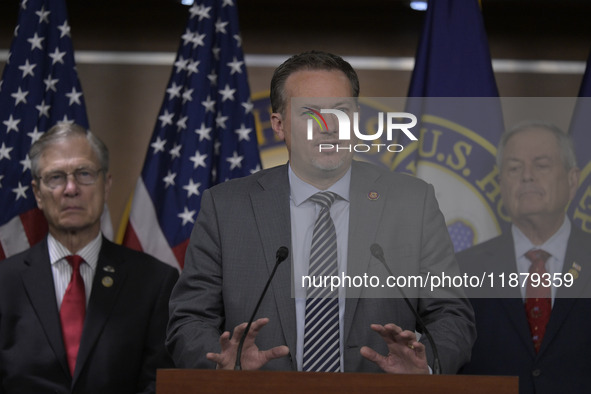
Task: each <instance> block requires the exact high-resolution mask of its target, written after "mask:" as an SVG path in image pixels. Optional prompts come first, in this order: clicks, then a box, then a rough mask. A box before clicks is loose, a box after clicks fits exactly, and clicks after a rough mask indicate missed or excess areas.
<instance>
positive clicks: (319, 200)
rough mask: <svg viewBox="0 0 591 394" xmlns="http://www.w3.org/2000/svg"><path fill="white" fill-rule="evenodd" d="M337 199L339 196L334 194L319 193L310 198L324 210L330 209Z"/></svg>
mask: <svg viewBox="0 0 591 394" xmlns="http://www.w3.org/2000/svg"><path fill="white" fill-rule="evenodd" d="M336 199H337V194H336V193H333V192H318V193H316V194H314V195H313V196H312V197H310V201H312V202H314V203H316V204H318V205H320V206H321V207H322V209H330V207H331V206H332V203H333V202H334V201H335V200H336Z"/></svg>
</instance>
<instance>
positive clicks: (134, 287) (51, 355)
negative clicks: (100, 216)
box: [0, 238, 178, 394]
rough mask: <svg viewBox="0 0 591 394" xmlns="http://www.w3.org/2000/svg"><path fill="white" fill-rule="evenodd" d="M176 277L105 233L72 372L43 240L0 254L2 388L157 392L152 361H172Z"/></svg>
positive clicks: (163, 364) (14, 390)
mask: <svg viewBox="0 0 591 394" xmlns="http://www.w3.org/2000/svg"><path fill="white" fill-rule="evenodd" d="M105 268H106V269H105ZM106 276H109V277H111V279H112V280H113V283H112V285H111V286H108V281H106V282H105V283H107V286H105V285H103V278H105V277H106ZM177 278H178V272H177V270H175V269H173V268H172V267H169V266H167V265H165V264H164V263H161V262H159V261H158V260H156V259H155V258H153V257H150V256H148V255H146V254H144V253H139V252H136V251H132V250H130V249H127V248H125V247H122V246H119V245H116V244H114V243H112V242H110V241H108V240H106V239H104V238H103V244H102V247H101V251H100V254H99V259H98V265H97V268H96V273H95V277H94V282H93V287H92V292H91V296H90V299H89V302H88V307H87V312H86V318H85V321H84V330H83V333H82V339H81V344H80V350H79V353H78V359H77V362H76V370H75V371H74V376H73V377H72V376H71V374H70V371H69V369H68V364H67V361H66V352H65V349H64V343H63V340H62V334H61V325H60V319H59V312H58V307H57V302H56V296H55V289H54V282H53V276H52V272H51V266H50V263H49V253H48V249H47V240H44V241H42V242H40V243H39V244H37V245H35V246H33V247H32V248H30V249H29V250H27V251H25V252H22V253H20V254H18V255H15V256H12V257H10V258H8V259H6V260H4V261H0V393H2V394H4V393H6V394H8V393H47V392H49V393H85V394H87V393H102V394H104V393H136V392H142V393H143V392H154V390H155V375H156V368H159V367H172V365H173V364H172V361H171V359H170V358H169V356H168V355H167V353H166V351H165V348H164V338H165V331H166V324H167V320H168V299H169V296H170V292H171V290H172V287H173V286H174V284H175V283H176V280H177Z"/></svg>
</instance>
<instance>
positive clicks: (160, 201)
mask: <svg viewBox="0 0 591 394" xmlns="http://www.w3.org/2000/svg"><path fill="white" fill-rule="evenodd" d="M234 1H235V0H223V1H221V0H207V1H200V2H196V3H195V4H194V5H193V6H192V7H191V8H190V10H189V12H190V15H189V21H188V23H187V28H186V30H185V32H184V34H183V35H182V37H181V43H180V48H179V51H178V54H177V57H176V60H175V62H174V66H173V70H172V75H171V77H170V81H169V83H168V87H167V89H166V93H165V97H164V100H163V103H162V107H161V109H160V113H159V116H158V119H157V121H156V126H155V128H154V133H153V135H152V139H151V140H150V145H149V147H148V152H147V154H146V159H145V161H144V167H143V170H142V174H141V177H140V178H139V180H138V182H137V185H136V188H135V192H134V196H133V200H132V204H131V211H130V214H129V222H128V224H127V228H126V231H125V235H124V239H123V244H124V245H126V246H129V247H132V248H135V249H138V250H143V251H145V252H147V253H150V254H152V255H154V256H156V257H158V258H159V259H160V260H162V261H165V262H167V263H168V264H170V265H172V266H175V267H177V268H182V267H183V265H184V257H185V250H186V247H187V244H188V240H189V237H190V235H191V230H192V228H193V224H194V223H195V219H196V217H197V214H198V212H199V207H200V204H201V195H202V192H203V191H204V190H205V189H207V188H209V187H211V186H213V185H215V184H217V183H220V182H223V181H226V180H228V179H231V178H236V177H242V176H245V175H249V174H251V173H253V172H256V171H257V170H259V169H260V166H261V164H260V157H259V151H258V144H257V137H256V131H255V124H254V117H253V114H252V109H253V104H252V102H251V100H250V89H249V87H248V79H247V75H246V67H245V64H244V57H243V54H242V47H241V38H240V34H239V30H238V12H237V9H236V5H235V4H234Z"/></svg>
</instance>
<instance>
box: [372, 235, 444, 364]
mask: <svg viewBox="0 0 591 394" xmlns="http://www.w3.org/2000/svg"><path fill="white" fill-rule="evenodd" d="M369 249H370V251H371V254H372V256H373V257H375V258H376V259H378V260H379V261H380V262H381V263H382V264H383V265H384V267H386V270H387V271H388V274H390V276H392V277H393V276H394V274H393V273H392V271H391V270H390V267H388V264H386V259H385V258H384V250H383V249H382V247H381V246H380V245H379V244H372V245H371V246H370V248H369ZM396 288H397V289H398V291H399V292H400V295H402V298H404V301H406V305H408V308H409V309H410V310H411V311H412V313H413V314H414V315H415V319H417V322H418V323H419V326H420V327H421V329H422V331H423V333H424V334H425V336H426V337H427V340H428V341H429V343H430V344H431V348H432V349H433V374H434V375H441V363H440V362H439V353H437V346H435V341H434V340H433V337H432V336H431V333H430V332H429V330H428V329H427V326H426V325H425V323H423V319H421V316H419V313H418V312H417V311H416V309H415V308H414V307H413V306H412V304H411V303H410V301H409V300H408V297H406V294H404V291H402V289H401V288H400V287H398V286H396Z"/></svg>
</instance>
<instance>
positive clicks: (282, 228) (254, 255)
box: [167, 51, 474, 373]
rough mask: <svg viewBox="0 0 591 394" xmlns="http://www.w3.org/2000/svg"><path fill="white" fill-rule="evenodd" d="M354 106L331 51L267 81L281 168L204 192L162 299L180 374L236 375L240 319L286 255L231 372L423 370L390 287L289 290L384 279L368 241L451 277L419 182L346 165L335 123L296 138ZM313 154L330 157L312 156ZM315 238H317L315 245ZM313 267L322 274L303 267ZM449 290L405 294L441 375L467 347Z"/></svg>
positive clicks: (299, 60)
mask: <svg viewBox="0 0 591 394" xmlns="http://www.w3.org/2000/svg"><path fill="white" fill-rule="evenodd" d="M358 95H359V80H358V78H357V74H356V73H355V71H354V70H353V68H352V67H351V65H350V64H349V63H347V62H346V61H344V60H343V59H342V58H340V57H339V56H336V55H333V54H329V53H325V52H317V51H312V52H305V53H302V54H299V55H295V56H292V57H291V58H290V59H288V60H287V61H286V62H284V63H283V64H282V65H281V66H280V67H278V68H277V70H276V71H275V73H274V76H273V79H272V81H271V102H272V107H273V114H272V118H271V119H272V126H273V129H274V131H275V133H276V135H277V136H278V137H279V138H280V139H282V140H285V142H286V145H287V149H288V152H289V158H290V161H289V163H288V164H285V165H281V166H278V167H274V168H271V169H268V170H263V171H260V172H258V173H256V174H254V175H251V176H248V177H244V178H240V179H237V180H231V181H228V182H225V183H223V184H220V185H218V186H215V187H213V188H211V189H209V190H207V191H205V192H204V194H203V199H202V202H201V211H200V212H199V216H198V219H197V222H196V224H195V227H194V229H193V233H192V234H191V240H190V243H189V246H188V248H187V256H186V260H185V261H186V263H185V266H184V269H183V273H182V274H181V278H180V279H179V282H178V284H177V286H176V287H175V289H174V290H173V294H172V296H171V303H170V309H171V319H170V323H169V329H168V337H167V346H168V349H169V351H170V352H171V355H172V356H173V359H174V360H175V363H176V364H177V366H178V367H182V368H216V367H217V368H223V369H233V368H234V363H235V361H236V353H237V345H238V342H239V340H240V337H241V335H242V333H243V332H244V330H245V327H246V323H245V322H246V321H248V320H249V318H250V314H252V312H253V310H254V309H255V305H256V303H257V300H258V297H259V294H260V292H261V291H262V289H263V287H264V286H265V282H266V281H267V278H269V275H270V272H271V271H272V270H273V267H274V266H275V259H276V251H277V250H278V248H279V247H281V246H287V247H289V250H290V255H289V260H291V262H292V265H290V264H289V260H288V261H287V262H285V263H283V264H282V265H280V266H279V267H278V269H277V272H276V275H275V277H274V278H273V281H272V283H271V285H270V287H269V291H268V292H267V294H266V296H265V298H264V299H263V301H262V303H261V306H260V309H259V313H258V316H259V317H260V318H259V319H257V320H255V322H254V323H253V325H252V327H251V330H250V331H249V334H248V336H247V339H246V340H245V342H244V349H243V352H242V368H243V369H259V368H263V369H270V370H298V371H316V372H320V371H322V372H339V371H340V372H384V371H385V372H389V373H429V366H428V364H427V361H428V360H430V361H431V362H432V361H433V357H432V349H431V348H430V345H429V343H428V342H427V341H426V338H425V336H423V337H422V338H421V339H420V341H418V340H417V336H416V335H415V330H419V331H420V330H421V329H420V328H418V327H419V324H418V323H417V319H416V318H415V316H414V314H413V313H412V311H411V310H410V309H409V308H408V306H407V305H405V302H404V301H403V300H402V299H401V298H399V297H398V298H397V297H396V296H397V295H398V292H397V290H396V289H394V288H391V289H389V292H388V295H383V296H382V297H376V298H369V297H368V296H367V294H366V291H369V290H370V289H369V285H368V286H367V287H366V288H363V287H357V288H353V287H346V288H345V287H341V288H339V289H338V291H335V292H338V294H335V295H334V296H327V297H324V296H316V297H314V296H310V294H311V293H313V292H314V291H315V290H318V288H315V289H311V288H309V289H305V288H304V286H302V284H301V280H302V278H303V276H305V275H307V274H310V275H311V274H312V273H313V272H318V273H320V272H322V273H325V272H332V274H331V275H335V276H339V275H340V274H342V275H345V274H346V275H347V276H349V277H358V278H360V277H362V276H363V275H364V274H368V275H372V273H373V272H385V271H386V270H385V268H384V267H383V266H382V264H381V263H380V262H379V261H378V259H376V258H375V257H372V253H371V252H370V247H371V246H372V245H373V244H374V243H376V244H380V245H382V247H383V248H384V251H385V252H384V255H385V257H386V260H387V261H388V262H389V263H390V264H392V265H393V266H394V269H395V270H401V271H402V272H403V273H404V274H409V275H410V274H412V275H418V276H420V275H422V274H423V275H426V274H427V273H428V272H431V273H434V272H441V271H445V272H446V273H448V272H456V273H458V272H459V271H458V268H457V263H456V261H455V257H454V253H453V246H452V244H451V241H450V238H449V235H448V233H447V229H446V227H445V222H444V220H443V215H442V214H441V212H440V211H439V208H438V205H437V201H436V200H435V195H434V191H433V187H432V186H431V185H428V184H426V183H425V182H423V181H421V180H419V179H416V178H413V177H410V176H407V175H402V174H395V173H392V172H390V171H387V170H382V169H378V168H377V167H375V166H373V165H369V164H367V163H361V162H357V161H353V160H352V159H353V157H352V156H353V155H352V151H348V150H347V149H345V145H348V142H347V141H344V140H343V141H340V142H339V139H338V130H337V124H336V117H334V116H328V115H327V116H326V117H325V119H326V123H327V127H326V128H324V127H323V128H321V127H320V126H319V125H318V124H316V125H315V126H311V127H314V132H313V133H310V134H313V136H310V138H311V140H306V124H307V121H308V119H311V117H310V114H313V111H319V110H320V109H321V108H339V109H340V110H342V111H344V112H347V113H349V114H350V115H353V112H355V111H356V110H357V99H356V97H357V96H358ZM296 98H301V99H300V100H299V103H296V101H298V100H297V99H296ZM321 143H327V144H332V145H334V144H339V147H340V148H341V149H340V150H336V149H335V148H334V147H333V148H331V149H329V150H328V151H320V150H319V144H321ZM327 202H332V205H330V204H327ZM326 216H328V217H330V220H328V218H327V217H326ZM327 223H330V224H327ZM331 228H332V229H333V230H331ZM313 229H316V230H318V232H316V230H313ZM324 231H326V232H324ZM329 233H330V234H331V235H328V234H329ZM318 234H324V236H322V235H319V236H318V240H319V241H318V242H315V239H316V235H318ZM335 238H336V242H335ZM335 244H336V245H335ZM316 245H322V246H321V247H316ZM318 256H320V257H323V258H321V259H318V258H316V257H318ZM320 260H322V262H323V263H326V265H316V264H315V263H317V262H319V261H320ZM318 266H321V267H322V268H317V271H314V269H313V267H318ZM324 268H325V269H326V270H324V271H323V269H324ZM292 269H293V271H292ZM329 270H334V271H329ZM382 283H384V282H382ZM319 287H320V288H321V286H319ZM292 289H293V291H294V295H292ZM306 290H307V291H308V293H306ZM323 290H324V289H322V290H318V293H321V292H322V291H323ZM456 290H457V289H447V290H446V291H448V292H447V293H446V291H444V294H445V295H447V296H448V297H447V299H444V297H441V298H430V297H428V294H427V293H428V292H427V291H424V290H422V289H417V288H414V289H410V290H409V289H407V291H408V293H409V297H411V295H412V297H411V302H412V304H413V307H414V308H416V309H417V310H418V313H419V314H420V316H421V317H422V319H423V321H424V322H425V325H426V326H427V327H428V329H429V331H430V332H431V334H432V336H433V338H434V341H435V343H437V345H438V350H439V356H440V359H441V365H442V370H443V372H444V373H455V372H456V371H457V369H458V368H459V367H460V365H462V364H463V363H465V362H466V361H467V359H468V356H469V353H470V347H471V345H472V342H473V339H474V330H473V323H472V311H471V308H470V306H469V303H468V301H467V300H466V299H465V298H463V293H462V292H461V290H460V291H456ZM318 293H317V294H318ZM451 293H453V294H451ZM383 294H384V293H383ZM388 296H390V298H387V297H388ZM319 300H321V301H319ZM329 304H330V305H329ZM315 305H324V306H321V307H318V308H315ZM323 308H325V309H323ZM329 310H330V312H328V311H329ZM316 311H320V312H321V313H320V314H316V313H315V312H316ZM322 319H324V320H322ZM319 322H321V323H319ZM316 323H318V324H316ZM230 332H233V334H232V336H231V337H230ZM315 334H317V335H315ZM325 336H326V337H325ZM317 338H318V339H320V340H319V341H316V339H317ZM432 365H433V364H432Z"/></svg>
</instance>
